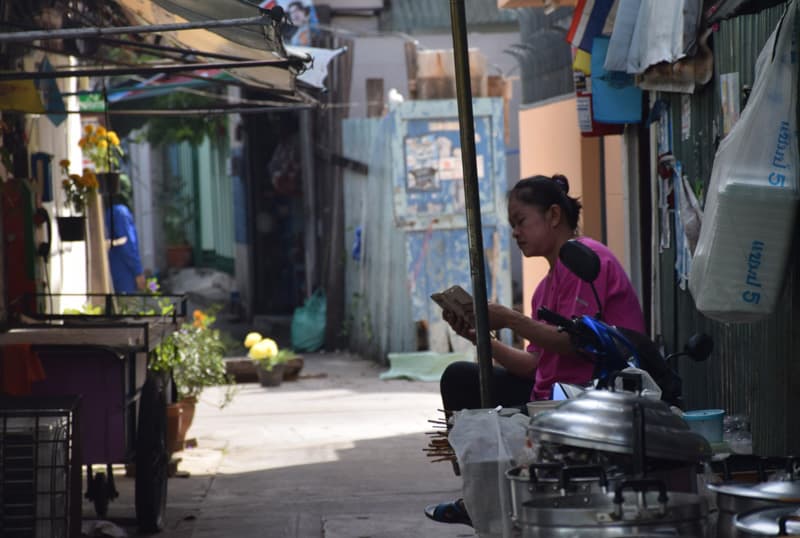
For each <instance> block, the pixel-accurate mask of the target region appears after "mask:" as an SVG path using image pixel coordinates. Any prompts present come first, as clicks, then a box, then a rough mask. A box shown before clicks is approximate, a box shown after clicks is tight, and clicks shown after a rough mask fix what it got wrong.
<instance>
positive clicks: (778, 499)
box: [708, 480, 800, 538]
mask: <svg viewBox="0 0 800 538" xmlns="http://www.w3.org/2000/svg"><path fill="white" fill-rule="evenodd" d="M708 489H710V490H711V491H714V492H716V494H717V506H718V507H719V520H718V522H717V537H718V538H739V537H740V536H742V535H741V534H739V531H738V530H737V528H736V523H735V518H736V515H737V514H743V513H745V512H752V511H754V510H760V509H764V508H773V507H776V505H781V504H784V505H790V504H800V481H798V480H773V481H769V482H761V483H759V484H755V485H752V484H710V485H709V486H708Z"/></svg>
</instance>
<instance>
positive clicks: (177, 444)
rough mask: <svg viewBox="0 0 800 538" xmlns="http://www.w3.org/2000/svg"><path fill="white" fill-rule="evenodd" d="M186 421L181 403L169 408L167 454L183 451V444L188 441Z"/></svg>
mask: <svg viewBox="0 0 800 538" xmlns="http://www.w3.org/2000/svg"><path fill="white" fill-rule="evenodd" d="M185 421H186V419H185V417H184V416H183V406H182V405H181V404H180V403H174V404H169V405H168V406H167V452H168V453H170V454H173V453H175V452H179V451H180V450H183V443H184V442H185V441H186V428H185V427H184V422H185Z"/></svg>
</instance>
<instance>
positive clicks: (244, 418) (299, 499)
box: [83, 353, 475, 538]
mask: <svg viewBox="0 0 800 538" xmlns="http://www.w3.org/2000/svg"><path fill="white" fill-rule="evenodd" d="M383 369H384V368H381V367H380V366H378V365H377V364H375V363H373V362H371V361H368V360H365V359H361V358H359V357H357V356H354V355H350V354H346V353H342V354H340V353H336V354H324V353H322V354H306V355H305V366H304V369H303V371H302V372H301V373H300V379H298V380H297V381H293V382H284V383H283V384H282V385H281V386H280V387H275V388H272V387H270V388H265V387H261V386H260V385H259V384H258V383H244V384H240V385H239V386H238V392H237V394H236V395H235V397H234V400H233V403H232V404H230V405H229V406H227V407H225V408H224V409H218V408H217V407H216V406H215V405H214V404H215V402H216V401H218V396H219V395H220V391H219V389H209V390H207V391H205V392H204V393H203V395H202V397H201V401H200V403H199V404H198V406H197V411H196V416H195V419H194V422H193V425H192V427H191V429H190V430H189V434H188V437H189V438H190V439H196V441H197V446H196V447H195V448H191V449H187V450H184V451H182V452H180V453H177V454H176V456H177V457H179V458H181V461H180V463H179V465H178V469H179V471H180V472H181V473H187V474H188V477H183V478H181V477H175V478H171V479H170V480H169V497H168V507H167V526H166V529H165V530H164V531H163V532H162V533H160V535H159V536H160V537H163V538H211V537H214V538H216V537H234V536H235V537H251V536H252V537H267V538H284V537H286V538H289V537H292V538H321V537H324V538H401V537H402V538H410V537H441V538H455V537H470V536H475V533H474V532H473V531H472V529H471V528H470V527H467V526H464V525H446V524H440V523H435V522H433V521H429V520H428V519H427V518H425V516H424V514H423V508H424V507H425V505H427V504H430V503H433V502H440V501H442V500H448V499H452V498H456V497H458V496H459V493H460V488H461V480H460V478H459V477H457V476H455V475H454V474H453V471H452V467H451V466H450V464H449V463H447V462H437V463H432V462H431V461H430V459H429V458H428V457H426V455H425V453H424V452H423V448H425V447H427V446H428V442H429V440H430V435H428V434H427V433H426V432H431V431H433V430H434V425H433V424H431V423H429V422H428V420H436V419H441V417H442V414H441V412H439V411H437V409H439V408H440V407H441V400H440V398H439V394H438V384H437V383H424V382H413V381H406V380H389V381H381V380H379V379H378V375H379V374H380V372H381V371H382V370H383ZM115 476H116V480H117V486H118V489H119V490H120V497H119V498H118V499H117V500H115V501H113V502H112V503H111V505H110V508H109V513H108V517H107V519H108V520H109V521H110V522H111V523H112V524H113V526H109V527H108V529H109V532H111V531H114V530H119V531H123V532H125V533H126V535H127V536H136V528H135V523H134V508H133V498H134V492H133V479H132V478H126V477H124V472H123V470H122V469H120V470H119V473H116V472H115ZM83 513H84V526H85V528H87V529H89V528H91V527H93V526H97V525H98V523H99V522H98V521H96V519H95V515H94V511H93V508H92V506H91V505H90V504H89V503H88V501H84V510H83ZM95 535H109V534H99V530H98V531H97V533H96V534H95Z"/></svg>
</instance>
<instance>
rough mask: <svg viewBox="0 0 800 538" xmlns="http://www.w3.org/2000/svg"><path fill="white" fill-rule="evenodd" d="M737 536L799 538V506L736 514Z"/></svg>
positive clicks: (747, 537)
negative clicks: (785, 537) (789, 537)
mask: <svg viewBox="0 0 800 538" xmlns="http://www.w3.org/2000/svg"><path fill="white" fill-rule="evenodd" d="M734 523H735V526H736V532H737V535H738V536H742V537H745V538H751V537H753V538H755V537H764V536H794V537H800V505H788V506H776V507H772V508H762V509H760V510H754V511H752V512H745V513H744V514H738V515H737V516H736V517H735V518H734Z"/></svg>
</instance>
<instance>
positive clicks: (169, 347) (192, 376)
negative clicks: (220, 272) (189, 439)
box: [149, 310, 235, 447]
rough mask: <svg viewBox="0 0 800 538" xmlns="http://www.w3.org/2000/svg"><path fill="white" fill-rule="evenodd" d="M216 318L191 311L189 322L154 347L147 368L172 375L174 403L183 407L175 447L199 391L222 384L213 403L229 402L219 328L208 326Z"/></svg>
mask: <svg viewBox="0 0 800 538" xmlns="http://www.w3.org/2000/svg"><path fill="white" fill-rule="evenodd" d="M215 320H216V318H215V317H214V315H213V313H212V312H209V313H207V312H203V311H202V310H195V311H194V312H193V314H192V321H190V322H186V323H183V324H182V325H181V327H180V329H178V330H177V331H175V332H173V333H171V334H170V335H169V336H167V337H166V338H165V339H164V340H162V341H161V343H160V344H159V345H158V346H157V347H156V349H155V353H154V357H153V358H152V360H151V362H150V364H149V367H150V368H151V369H153V370H156V371H167V372H172V378H173V380H174V382H175V388H176V390H177V393H178V402H179V403H180V404H181V405H182V406H183V413H182V417H181V420H180V422H181V424H182V428H181V429H182V430H183V431H182V432H179V433H178V440H177V442H176V443H175V444H176V445H177V446H179V447H180V446H183V440H184V439H185V435H186V431H188V429H189V426H190V425H191V422H192V418H193V417H194V407H195V405H196V403H197V399H198V397H199V396H200V394H201V393H202V392H203V389H205V388H206V387H210V386H216V385H224V386H225V390H224V392H223V394H222V397H221V399H220V400H219V401H218V402H217V405H218V406H219V407H220V408H223V407H225V406H226V405H228V404H229V403H230V402H231V400H232V399H233V395H234V390H235V385H234V380H233V377H232V376H230V375H228V374H227V372H226V369H225V360H224V359H225V344H224V342H223V340H222V337H221V334H220V331H219V329H215V328H213V327H212V325H213V324H214V321H215Z"/></svg>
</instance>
